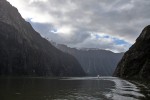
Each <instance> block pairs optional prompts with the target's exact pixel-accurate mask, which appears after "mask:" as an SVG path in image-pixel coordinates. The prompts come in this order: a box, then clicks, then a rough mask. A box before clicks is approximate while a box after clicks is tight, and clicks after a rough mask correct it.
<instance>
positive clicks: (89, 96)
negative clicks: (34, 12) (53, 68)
mask: <svg viewBox="0 0 150 100" xmlns="http://www.w3.org/2000/svg"><path fill="white" fill-rule="evenodd" d="M141 88H142V91H141ZM148 92H149V91H148V89H147V88H146V87H144V86H143V87H140V88H139V87H138V86H136V85H134V84H132V83H130V82H128V81H126V80H122V79H119V78H114V77H101V78H99V79H98V78H97V77H83V78H77V77H76V78H0V100H150V98H149V96H150V95H149V94H148Z"/></svg>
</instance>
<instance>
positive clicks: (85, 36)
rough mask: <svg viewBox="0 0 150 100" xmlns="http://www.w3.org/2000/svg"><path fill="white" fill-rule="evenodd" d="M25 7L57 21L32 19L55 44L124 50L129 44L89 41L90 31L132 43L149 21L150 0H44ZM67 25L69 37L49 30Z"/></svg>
mask: <svg viewBox="0 0 150 100" xmlns="http://www.w3.org/2000/svg"><path fill="white" fill-rule="evenodd" d="M16 1H18V2H19V0H16ZM20 1H21V0H20ZM29 1H30V0H28V2H29ZM26 6H27V7H28V9H32V10H33V9H34V10H35V12H33V13H39V14H41V15H42V14H43V18H44V16H45V14H49V16H50V17H52V18H54V21H56V23H53V21H52V20H50V21H49V22H46V23H38V22H37V23H35V22H31V23H32V25H33V26H34V28H35V29H36V30H37V31H39V32H40V33H41V34H42V35H43V36H45V37H49V38H50V39H53V40H54V41H56V42H58V43H64V44H67V45H69V46H73V47H81V46H83V47H84V46H85V47H95V48H96V47H98V48H103V49H110V50H117V49H118V51H125V50H127V49H128V48H129V47H128V46H125V47H122V49H121V45H120V47H118V45H119V44H115V43H107V44H106V43H101V44H100V43H99V42H100V41H96V40H91V34H90V33H92V32H96V33H99V34H101V33H105V34H107V35H110V36H114V37H116V38H121V39H123V40H124V41H126V42H128V43H129V44H131V43H134V41H135V39H136V38H137V37H138V35H139V34H140V32H141V31H142V29H143V28H144V27H145V26H147V25H148V24H150V12H149V11H150V1H149V0H47V1H46V2H42V1H39V2H33V3H26ZM24 10H25V9H24ZM47 18H48V17H47ZM39 20H40V19H39ZM56 24H57V25H56ZM67 25H69V26H71V27H73V30H72V33H73V35H72V36H71V37H69V38H64V37H62V36H60V35H59V34H54V33H52V32H50V30H52V29H54V28H57V27H58V26H59V27H61V26H67ZM101 42H105V41H101ZM112 42H113V41H112Z"/></svg>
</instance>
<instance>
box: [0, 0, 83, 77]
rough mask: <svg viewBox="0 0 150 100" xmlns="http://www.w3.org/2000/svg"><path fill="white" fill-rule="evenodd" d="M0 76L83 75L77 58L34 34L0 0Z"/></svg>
mask: <svg viewBox="0 0 150 100" xmlns="http://www.w3.org/2000/svg"><path fill="white" fill-rule="evenodd" d="M0 75H28V76H83V75H85V72H84V71H83V69H82V68H81V65H80V64H79V63H78V61H77V60H76V59H75V58H74V57H73V56H71V55H69V54H66V53H64V52H62V51H60V50H58V49H57V48H55V47H54V46H52V45H51V44H50V43H49V42H48V41H47V40H46V39H44V38H42V37H41V36H40V35H39V33H37V32H36V31H35V30H34V29H33V28H32V26H31V25H30V23H28V22H26V21H25V20H24V19H23V18H22V17H21V15H20V14H19V13H18V10H17V9H16V8H14V7H13V6H11V5H10V3H8V2H7V1H6V0H0Z"/></svg>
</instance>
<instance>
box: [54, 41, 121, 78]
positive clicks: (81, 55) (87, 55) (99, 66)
mask: <svg viewBox="0 0 150 100" xmlns="http://www.w3.org/2000/svg"><path fill="white" fill-rule="evenodd" d="M53 44H54V45H55V46H56V47H57V48H58V49H60V50H62V51H64V52H66V53H68V54H71V55H73V56H74V57H75V58H76V59H77V60H78V61H79V63H80V64H81V66H82V68H83V69H84V71H85V72H86V73H87V75H89V76H97V75H100V76H112V74H113V73H114V70H115V68H116V66H117V63H118V62H119V61H120V59H121V58H122V56H123V53H113V52H111V51H106V50H100V49H75V48H70V47H67V46H66V45H62V44H55V43H53Z"/></svg>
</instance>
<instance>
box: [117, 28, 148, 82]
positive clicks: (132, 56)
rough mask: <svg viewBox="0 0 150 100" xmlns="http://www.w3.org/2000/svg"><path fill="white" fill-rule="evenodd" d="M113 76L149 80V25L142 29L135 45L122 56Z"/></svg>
mask: <svg viewBox="0 0 150 100" xmlns="http://www.w3.org/2000/svg"><path fill="white" fill-rule="evenodd" d="M114 76H118V77H122V78H133V79H134V78H135V79H150V25H149V26H147V27H146V28H144V30H143V31H142V33H141V35H140V36H139V37H138V38H137V40H136V43H135V44H133V46H132V47H131V48H130V49H129V50H128V51H127V52H126V53H125V54H124V56H123V58H122V60H121V61H120V62H119V64H118V66H117V68H116V71H115V73H114Z"/></svg>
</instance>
